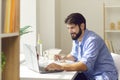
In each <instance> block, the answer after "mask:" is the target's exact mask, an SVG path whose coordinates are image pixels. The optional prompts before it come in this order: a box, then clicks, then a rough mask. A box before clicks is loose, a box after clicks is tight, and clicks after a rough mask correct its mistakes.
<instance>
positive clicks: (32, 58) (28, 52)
mask: <svg viewBox="0 0 120 80" xmlns="http://www.w3.org/2000/svg"><path fill="white" fill-rule="evenodd" d="M24 53H25V61H26V65H27V67H28V68H29V69H31V70H33V71H35V72H40V73H54V72H62V70H52V71H46V70H45V69H44V67H43V66H40V65H39V61H40V60H39V61H38V59H37V53H36V47H35V46H32V45H29V44H24ZM44 64H48V63H44ZM44 64H43V65H44Z"/></svg>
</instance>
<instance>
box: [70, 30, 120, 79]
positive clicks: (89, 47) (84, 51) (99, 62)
mask: <svg viewBox="0 0 120 80" xmlns="http://www.w3.org/2000/svg"><path fill="white" fill-rule="evenodd" d="M71 55H72V56H74V57H75V59H76V61H81V62H83V63H84V64H86V66H87V68H88V70H87V71H85V72H84V73H85V75H86V76H87V77H88V78H89V79H90V80H93V79H95V80H98V79H99V80H117V78H118V74H117V70H116V67H115V65H114V61H113V58H112V56H111V54H110V52H109V50H108V48H107V47H106V45H105V43H104V41H103V40H102V38H101V37H100V36H98V35H97V34H95V33H94V32H92V31H89V30H87V29H86V30H85V33H84V36H83V38H82V41H81V42H78V41H77V40H73V47H72V51H71Z"/></svg>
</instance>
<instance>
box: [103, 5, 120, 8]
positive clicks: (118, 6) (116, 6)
mask: <svg viewBox="0 0 120 80" xmlns="http://www.w3.org/2000/svg"><path fill="white" fill-rule="evenodd" d="M105 8H120V5H115V6H105Z"/></svg>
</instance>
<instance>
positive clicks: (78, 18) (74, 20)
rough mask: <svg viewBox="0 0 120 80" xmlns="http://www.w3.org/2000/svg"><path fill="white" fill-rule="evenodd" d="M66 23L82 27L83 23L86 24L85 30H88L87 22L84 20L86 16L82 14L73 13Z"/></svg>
mask: <svg viewBox="0 0 120 80" xmlns="http://www.w3.org/2000/svg"><path fill="white" fill-rule="evenodd" d="M65 23H66V24H75V25H78V26H80V25H81V24H82V23H84V24H85V28H84V29H86V20H85V18H84V16H83V15H82V14H80V13H72V14H70V15H68V16H67V18H66V19H65Z"/></svg>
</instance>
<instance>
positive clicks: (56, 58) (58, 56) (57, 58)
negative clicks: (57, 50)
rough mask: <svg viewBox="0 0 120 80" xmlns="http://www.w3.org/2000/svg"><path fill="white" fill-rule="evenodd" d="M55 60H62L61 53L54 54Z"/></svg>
mask: <svg viewBox="0 0 120 80" xmlns="http://www.w3.org/2000/svg"><path fill="white" fill-rule="evenodd" d="M54 60H55V61H58V60H62V57H61V55H59V54H56V55H54Z"/></svg>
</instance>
